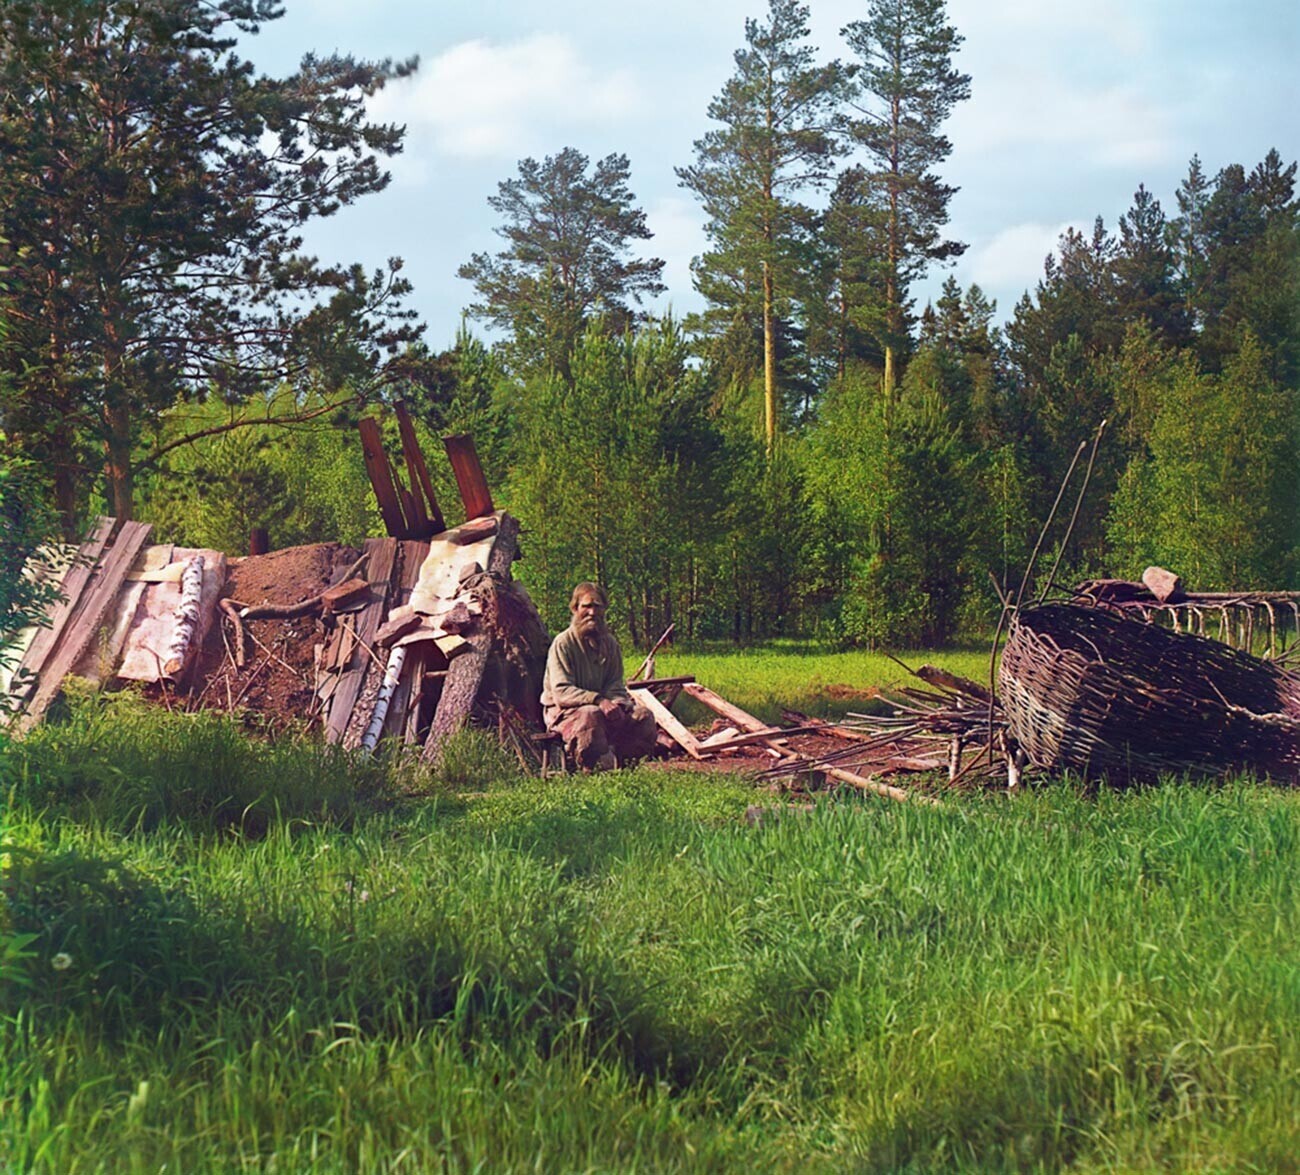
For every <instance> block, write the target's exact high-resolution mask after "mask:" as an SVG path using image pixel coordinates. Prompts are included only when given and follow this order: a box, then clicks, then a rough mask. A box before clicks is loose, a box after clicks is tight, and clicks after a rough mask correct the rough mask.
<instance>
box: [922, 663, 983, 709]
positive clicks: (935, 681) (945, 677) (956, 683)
mask: <svg viewBox="0 0 1300 1175" xmlns="http://www.w3.org/2000/svg"><path fill="white" fill-rule="evenodd" d="M915 673H916V676H917V677H919V678H920V679H921V680H922V681H923V682H925V683H926V684H927V685H936V686H939V687H940V688H941V689H946V690H949V691H951V692H952V693H955V694H966V695H967V696H969V697H972V698H976V699H978V700H979V701H981V702H986V703H987V702H988V701H990V696H989V691H988V689H987V688H986V687H984V686H982V685H980V684H979V682H977V681H971V679H970V678H969V677H959V676H958V675H957V674H955V673H949V672H948V670H946V669H940V668H939V666H937V665H922V666H921V667H920V668H919V669H917V670H915Z"/></svg>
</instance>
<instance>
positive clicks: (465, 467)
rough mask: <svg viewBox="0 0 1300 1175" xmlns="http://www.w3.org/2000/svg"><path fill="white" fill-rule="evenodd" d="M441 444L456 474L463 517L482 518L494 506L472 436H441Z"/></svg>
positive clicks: (494, 508)
mask: <svg viewBox="0 0 1300 1175" xmlns="http://www.w3.org/2000/svg"><path fill="white" fill-rule="evenodd" d="M442 444H443V447H444V448H445V449H446V450H447V460H449V461H450V462H451V471H452V473H454V474H455V475H456V488H457V489H459V490H460V500H461V501H462V502H464V503H465V517H466V518H467V519H469V518H482V517H483V515H485V514H491V513H493V512H494V511H495V510H496V507H495V506H493V505H492V491H491V490H489V489H488V483H487V478H486V477H485V476H484V474H483V466H482V464H481V463H480V462H479V459H478V450H477V449H475V448H474V438H473V437H471V436H468V435H460V436H449V437H443V438H442Z"/></svg>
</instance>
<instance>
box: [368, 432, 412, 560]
mask: <svg viewBox="0 0 1300 1175" xmlns="http://www.w3.org/2000/svg"><path fill="white" fill-rule="evenodd" d="M357 431H358V432H359V433H360V434H361V455H362V457H363V458H364V459H365V462H366V473H367V474H368V475H369V477H370V485H371V487H372V488H373V489H374V491H375V500H376V501H377V502H378V503H379V513H380V515H381V516H382V517H383V520H384V529H385V530H386V531H387V532H388V533H389V534H390V535H392V536H394V537H401V536H402V535H404V534H405V533H406V518H405V516H404V515H403V514H402V503H401V500H400V499H399V498H398V496H397V485H396V483H395V482H394V481H393V470H392V466H390V465H389V464H388V457H387V455H386V454H385V453H384V445H383V440H382V438H381V437H380V433H379V422H378V421H377V420H375V419H373V418H372V417H369V416H367V417H365V419H363V420H361V421H359V422H358V423H357Z"/></svg>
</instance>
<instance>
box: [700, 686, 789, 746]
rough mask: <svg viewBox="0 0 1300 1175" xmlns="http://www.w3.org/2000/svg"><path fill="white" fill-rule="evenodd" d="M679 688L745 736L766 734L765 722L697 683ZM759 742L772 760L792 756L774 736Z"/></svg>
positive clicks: (781, 740)
mask: <svg viewBox="0 0 1300 1175" xmlns="http://www.w3.org/2000/svg"><path fill="white" fill-rule="evenodd" d="M681 688H682V689H683V691H685V693H686V694H687V695H688V696H689V697H692V698H694V699H695V700H696V701H697V702H699V703H700V704H701V705H704V706H707V707H708V708H709V709H710V710H712V711H713V712H714V713H715V714H717V715H718V716H719V717H721V718H725V719H726V720H727V721H728V722H730V723H731V724H732V725H733V726H739V727H740V729H741V730H743V731H745V732H746V733H747V734H759V733H762V732H766V731H767V729H768V726H767V723H766V722H760V721H759V720H758V719H757V718H755V717H754V716H753V715H752V714H749V713H746V712H745V711H744V710H742V709H741V708H740V707H739V706H737V705H735V703H733V702H729V701H727V699H726V698H724V697H721V696H720V695H718V694H715V693H714V692H713V691H712V690H711V689H709V688H708V687H707V686H703V685H700V683H699V682H694V681H688V682H684V683H683V684H682V687H681ZM759 741H760V742H766V744H767V752H768V754H769V755H771V756H772V757H773V758H774V759H784V758H787V757H789V756H790V755H792V754H794V752H793V751H792V750H791V749H790V746H789V744H788V743H786V742H785V741H784V739H781V738H777V737H775V736H774V735H767V736H766V737H765V738H764V739H761V740H759Z"/></svg>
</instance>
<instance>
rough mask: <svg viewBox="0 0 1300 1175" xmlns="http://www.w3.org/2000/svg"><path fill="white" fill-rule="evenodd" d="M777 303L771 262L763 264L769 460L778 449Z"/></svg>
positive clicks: (765, 422) (765, 420)
mask: <svg viewBox="0 0 1300 1175" xmlns="http://www.w3.org/2000/svg"><path fill="white" fill-rule="evenodd" d="M775 301H776V290H775V282H774V281H773V280H772V266H771V263H770V262H767V261H764V262H763V440H764V443H765V445H766V447H767V455H768V457H769V459H770V458H771V456H772V451H773V449H775V448H776V315H775V313H774V310H773V305H774V303H775Z"/></svg>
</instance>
